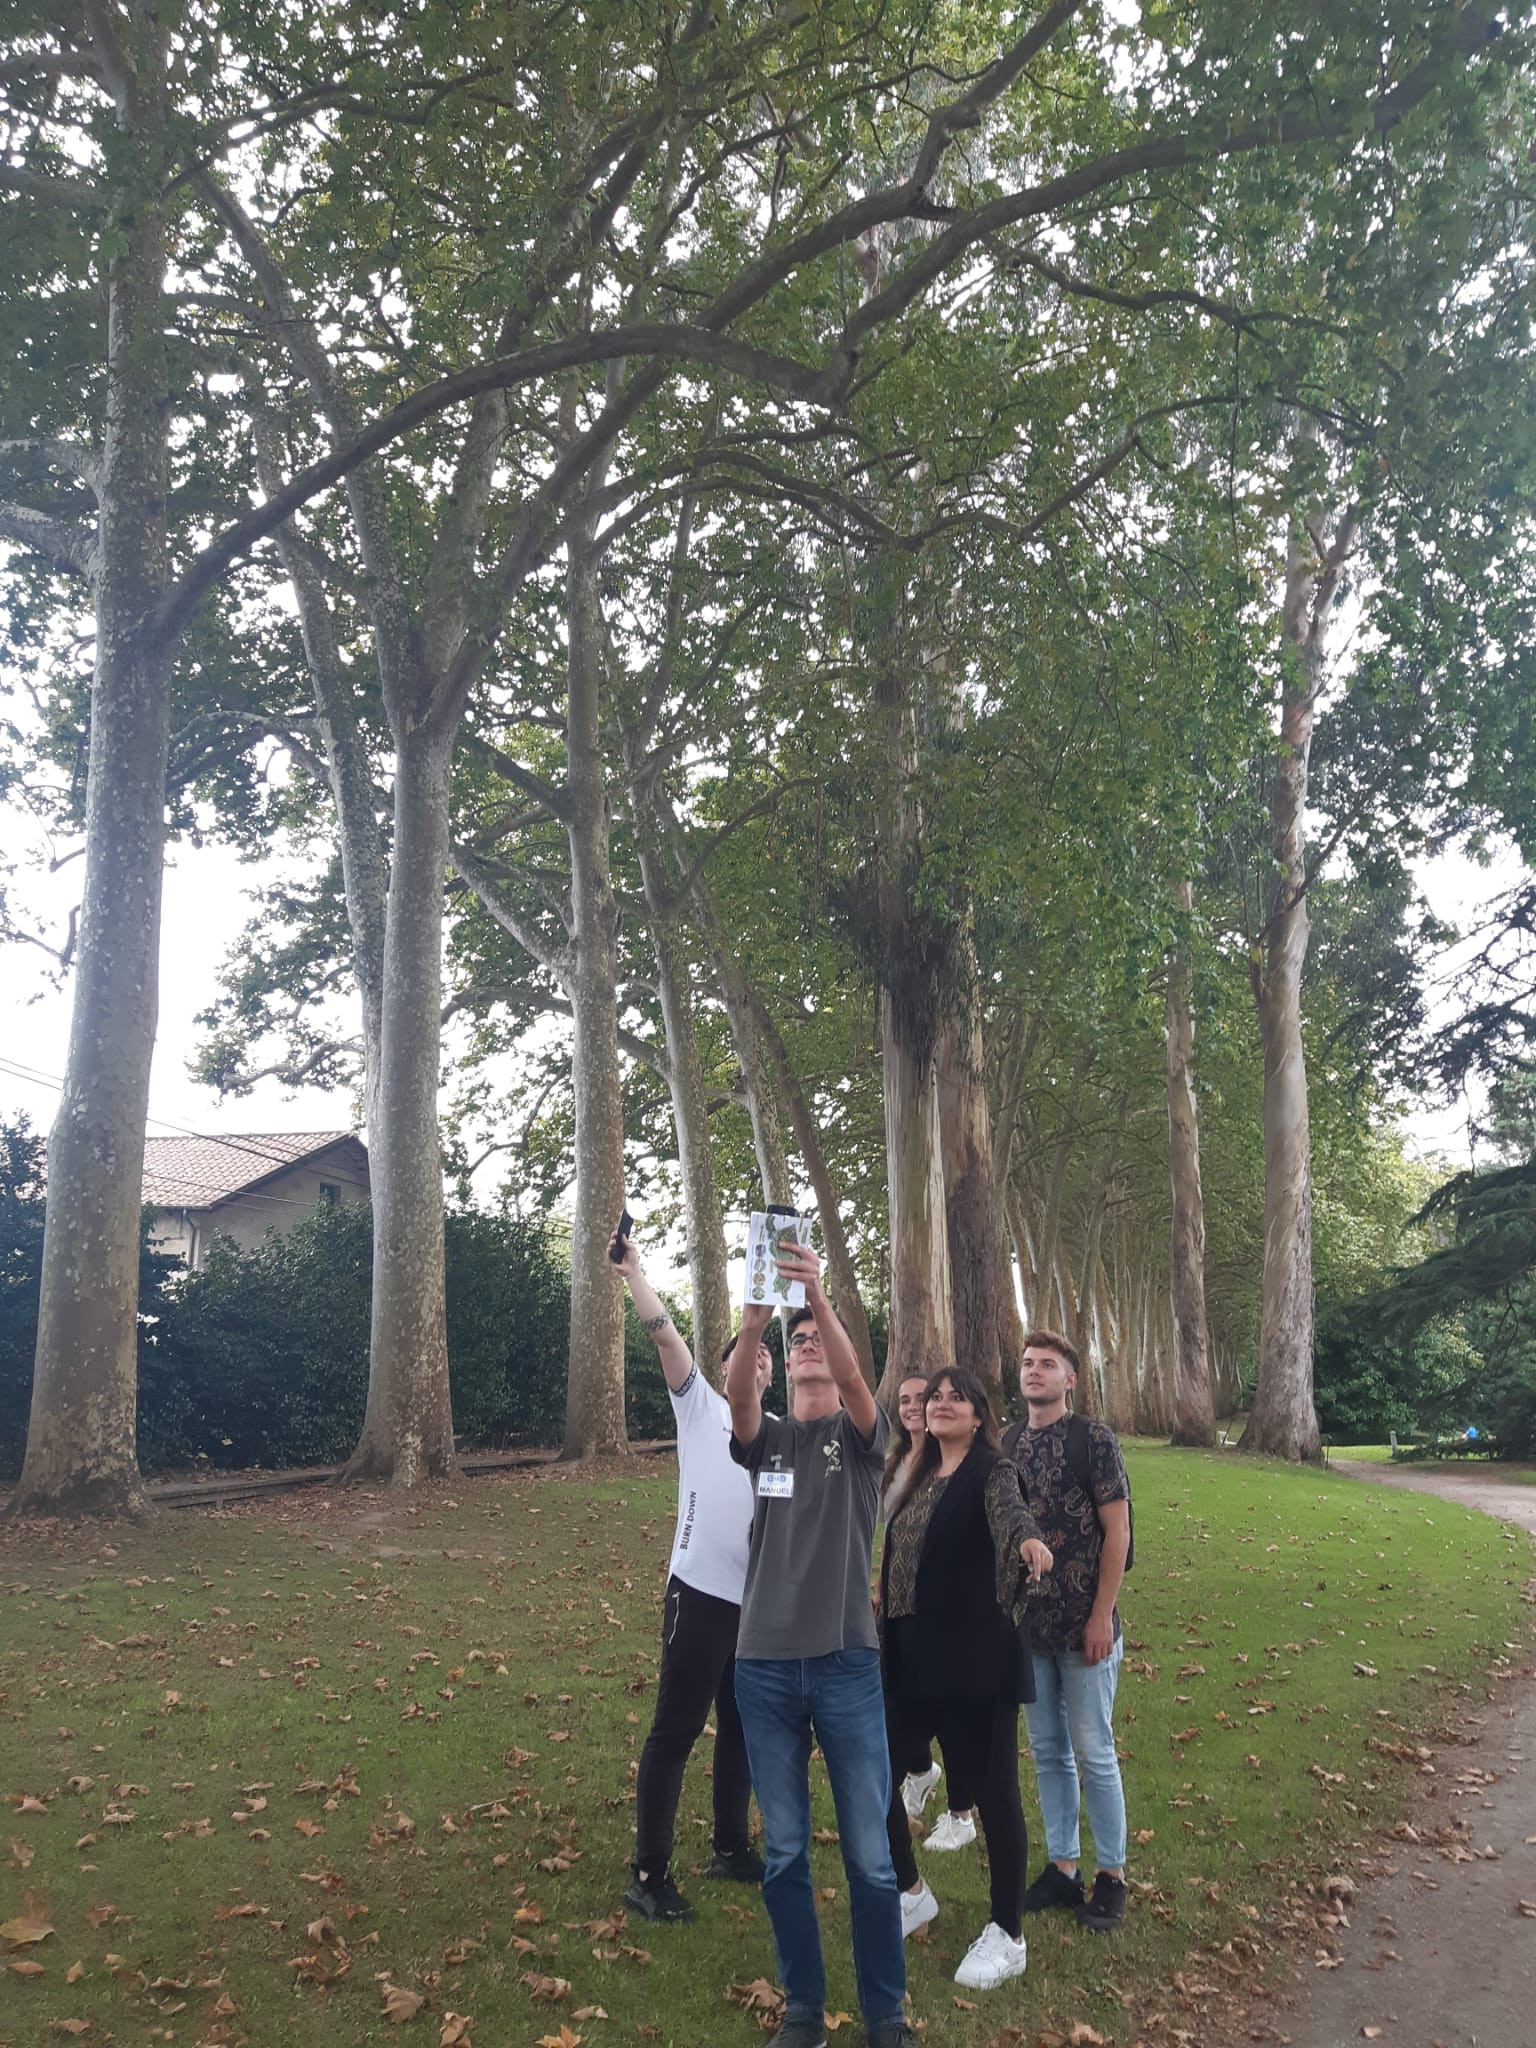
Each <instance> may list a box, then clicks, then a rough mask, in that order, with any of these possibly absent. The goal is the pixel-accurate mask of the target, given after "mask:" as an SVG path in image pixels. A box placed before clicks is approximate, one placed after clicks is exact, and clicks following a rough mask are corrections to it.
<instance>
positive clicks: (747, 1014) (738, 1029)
mask: <svg viewBox="0 0 1536 2048" xmlns="http://www.w3.org/2000/svg"><path fill="white" fill-rule="evenodd" d="M715 960H716V971H717V973H718V975H719V980H720V995H721V1000H722V1001H723V1002H724V1004H725V1014H726V1019H727V1021H728V1022H729V1024H730V1027H731V1045H732V1047H733V1049H734V1051H735V1054H736V1061H737V1064H738V1065H739V1066H740V1068H741V1083H742V1088H743V1090H744V1092H745V1094H746V1098H747V1115H748V1116H749V1117H750V1118H751V1120H752V1149H753V1151H754V1152H756V1154H757V1172H758V1178H759V1179H760V1180H761V1181H762V1184H763V1200H764V1201H765V1202H781V1203H784V1204H786V1205H787V1204H789V1203H792V1202H793V1201H794V1194H793V1192H792V1190H791V1188H790V1181H789V1154H788V1152H787V1151H786V1149H785V1145H784V1123H783V1119H782V1117H781V1116H780V1113H779V1099H778V1091H777V1089H776V1088H775V1087H774V1085H773V1066H772V1062H771V1060H770V1059H769V1056H768V1048H767V1046H766V1045H765V1044H764V1043H763V1035H762V1032H761V1031H760V1030H759V1028H758V1021H757V1016H756V1014H755V1010H754V1006H753V1001H752V990H751V986H750V984H749V983H748V981H747V977H746V976H745V975H744V974H743V973H742V971H741V969H740V967H739V966H738V965H737V964H736V962H735V960H734V959H732V958H731V956H730V952H729V950H728V948H727V946H726V945H725V943H724V942H723V940H722V941H721V942H720V943H719V944H718V946H717V950H716V955H715Z"/></svg>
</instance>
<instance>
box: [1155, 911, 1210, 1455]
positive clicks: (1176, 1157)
mask: <svg viewBox="0 0 1536 2048" xmlns="http://www.w3.org/2000/svg"><path fill="white" fill-rule="evenodd" d="M1177 895H1178V904H1179V908H1180V910H1182V911H1183V912H1184V914H1185V916H1186V917H1187V916H1188V915H1189V913H1190V911H1191V909H1192V908H1193V905H1194V889H1193V885H1192V884H1191V883H1189V882H1187V881H1184V882H1181V883H1180V884H1179V886H1178V891H1177ZM1191 979H1192V975H1191V967H1190V955H1189V947H1188V945H1187V944H1185V945H1180V946H1179V947H1178V948H1177V949H1176V950H1175V952H1174V954H1173V957H1172V958H1171V959H1170V961H1169V963H1168V996H1167V1002H1166V1005H1165V1017H1164V1022H1165V1035H1166V1042H1167V1059H1166V1066H1165V1075H1166V1085H1167V1093H1168V1178H1169V1184H1170V1189H1171V1193H1172V1198H1173V1221H1172V1224H1171V1227H1170V1232H1169V1245H1168V1286H1169V1291H1170V1294H1171V1296H1172V1313H1173V1384H1174V1396H1173V1410H1174V1419H1173V1441H1174V1442H1175V1443H1176V1444H1186V1445H1193V1446H1200V1447H1202V1448H1204V1449H1207V1450H1209V1449H1210V1448H1211V1446H1212V1445H1214V1443H1215V1442H1216V1414H1215V1408H1214V1405H1213V1403H1212V1399H1211V1352H1210V1338H1209V1335H1208V1332H1207V1330H1206V1321H1205V1203H1204V1198H1203V1196H1202V1194H1201V1188H1200V1120H1199V1112H1198V1111H1197V1109H1196V1106H1195V1087H1194V1074H1193V1066H1192V1055H1193V1051H1194V1043H1195V1020H1194V1012H1193V1009H1192V1007H1191V1003H1190V983H1191Z"/></svg>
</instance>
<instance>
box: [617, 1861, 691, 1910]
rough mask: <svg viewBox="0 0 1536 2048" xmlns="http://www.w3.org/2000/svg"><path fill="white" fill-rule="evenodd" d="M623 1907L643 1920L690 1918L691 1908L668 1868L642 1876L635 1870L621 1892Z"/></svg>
mask: <svg viewBox="0 0 1536 2048" xmlns="http://www.w3.org/2000/svg"><path fill="white" fill-rule="evenodd" d="M624 1909H625V1911H626V1912H629V1913H637V1914H638V1915H639V1916H640V1918H641V1919H642V1920H651V1921H664V1920H691V1919H692V1918H693V1908H692V1906H690V1905H689V1903H688V1901H687V1900H686V1899H685V1898H684V1897H683V1895H682V1893H681V1892H680V1891H679V1890H678V1888H677V1886H676V1885H675V1884H674V1883H673V1882H672V1875H671V1872H670V1871H666V1870H661V1871H653V1872H652V1874H651V1875H650V1876H649V1877H641V1875H640V1873H639V1871H638V1870H637V1871H635V1872H634V1874H633V1875H632V1876H631V1878H630V1880H629V1888H628V1890H627V1891H626V1892H625V1894H624Z"/></svg>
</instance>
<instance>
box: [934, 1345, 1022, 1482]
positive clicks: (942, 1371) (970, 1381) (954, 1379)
mask: <svg viewBox="0 0 1536 2048" xmlns="http://www.w3.org/2000/svg"><path fill="white" fill-rule="evenodd" d="M941 1380H948V1381H949V1384H950V1387H951V1388H952V1389H953V1391H954V1393H955V1395H956V1397H957V1398H958V1399H959V1400H961V1401H969V1402H970V1404H971V1406H972V1407H973V1408H974V1409H975V1411H976V1417H977V1420H978V1422H979V1423H980V1424H981V1427H980V1428H979V1429H978V1430H977V1432H976V1436H975V1439H974V1441H973V1443H972V1446H971V1448H972V1449H973V1450H974V1449H975V1447H976V1445H977V1444H984V1445H985V1446H986V1448H987V1449H988V1450H989V1451H1000V1450H1001V1449H1002V1447H1003V1440H1002V1438H1001V1436H1000V1435H999V1434H998V1428H997V1412H996V1410H995V1409H994V1408H993V1406H992V1396H991V1395H990V1394H989V1393H988V1392H987V1389H986V1383H985V1382H984V1381H983V1380H980V1379H978V1378H977V1376H976V1374H975V1373H973V1372H967V1371H966V1369H965V1367H964V1366H963V1365H941V1366H940V1367H939V1370H938V1371H937V1372H936V1373H933V1374H931V1375H930V1377H929V1380H928V1386H927V1390H926V1392H925V1393H924V1395H923V1413H924V1419H925V1420H926V1418H927V1410H928V1403H929V1402H930V1401H931V1400H932V1399H933V1392H934V1389H935V1387H937V1386H938V1384H939V1382H940V1381H941ZM939 1455H940V1454H939V1440H938V1438H937V1437H936V1436H935V1435H934V1433H933V1431H932V1430H931V1429H930V1430H929V1432H928V1434H927V1435H926V1436H925V1437H924V1439H923V1448H922V1450H921V1451H920V1452H919V1453H918V1459H917V1465H916V1467H915V1469H914V1470H913V1473H912V1487H911V1491H913V1492H915V1491H916V1490H917V1488H918V1487H919V1486H920V1485H921V1484H922V1482H923V1481H924V1480H925V1479H926V1478H927V1477H928V1474H929V1473H930V1472H932V1471H934V1470H936V1469H937V1466H938V1462H939Z"/></svg>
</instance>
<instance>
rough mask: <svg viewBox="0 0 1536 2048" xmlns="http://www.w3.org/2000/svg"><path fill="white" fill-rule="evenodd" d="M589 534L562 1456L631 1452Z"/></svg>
mask: <svg viewBox="0 0 1536 2048" xmlns="http://www.w3.org/2000/svg"><path fill="white" fill-rule="evenodd" d="M580 527H581V530H580V531H579V532H577V533H574V534H573V536H572V538H571V541H570V546H569V566H568V581H567V592H566V633H567V640H568V645H569V656H570V688H569V696H568V701H567V709H566V737H565V748H566V792H567V798H568V803H569V811H568V816H567V828H566V829H567V836H568V838H569V841H570V849H571V950H572V954H573V963H572V970H571V981H570V997H571V1010H572V1015H573V1018H574V1024H575V1030H574V1044H573V1050H572V1056H571V1083H572V1087H573V1089H574V1092H575V1097H576V1209H575V1217H574V1220H573V1223H572V1228H571V1339H570V1376H569V1379H568V1380H567V1383H566V1401H565V1440H564V1443H563V1444H562V1446H561V1452H560V1455H561V1457H562V1458H589V1457H592V1456H594V1455H596V1454H597V1453H599V1452H605V1451H623V1450H626V1449H627V1448H628V1443H629V1439H628V1433H627V1431H626V1428H625V1420H624V1295H623V1290H622V1288H620V1287H619V1286H617V1285H616V1284H615V1280H614V1273H613V1268H612V1267H611V1266H610V1265H609V1263H608V1239H609V1238H610V1236H611V1235H612V1234H613V1226H614V1225H615V1224H616V1223H617V1222H618V1220H619V1212H620V1211H621V1210H622V1208H623V1206H624V1107H623V1099H622V1094H621V1091H620V1086H619V1031H618V982H619V971H618V907H617V905H616V904H615V902H614V897H613V878H612V875H611V873H610V869H609V848H608V841H609V816H608V791H607V784H606V779H605V777H604V774H603V756H602V742H601V736H600V733H599V728H598V713H599V709H600V706H601V701H602V662H603V634H602V619H601V614H600V611H599V604H600V598H599V593H598V570H597V559H596V556H595V553H594V551H593V548H592V544H591V532H590V528H589V527H588V526H587V524H586V522H585V519H583V520H582V522H580ZM722 1341H723V1340H722Z"/></svg>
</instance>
